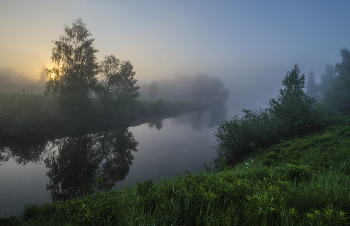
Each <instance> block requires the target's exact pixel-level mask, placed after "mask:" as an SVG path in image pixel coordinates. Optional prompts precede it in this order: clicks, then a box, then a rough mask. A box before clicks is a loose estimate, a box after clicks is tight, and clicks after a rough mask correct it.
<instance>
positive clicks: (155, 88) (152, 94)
mask: <svg viewBox="0 0 350 226" xmlns="http://www.w3.org/2000/svg"><path fill="white" fill-rule="evenodd" d="M157 93H158V86H157V84H156V83H155V81H152V82H151V84H150V85H149V88H148V97H150V98H154V97H155V96H156V95H157Z"/></svg>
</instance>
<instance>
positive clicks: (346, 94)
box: [306, 48, 350, 115]
mask: <svg viewBox="0 0 350 226" xmlns="http://www.w3.org/2000/svg"><path fill="white" fill-rule="evenodd" d="M340 53H341V56H342V58H343V60H342V62H339V63H337V64H336V65H335V66H333V65H330V64H327V66H326V69H325V70H324V73H323V74H322V75H321V82H320V83H319V84H316V82H315V75H314V73H313V72H312V71H311V72H310V73H309V76H308V81H307V83H306V88H307V93H308V94H309V95H310V96H311V97H314V98H315V99H316V100H318V101H319V102H320V103H321V104H323V105H324V106H325V107H327V110H328V111H329V112H330V113H331V114H333V115H336V114H343V113H348V112H350V105H349V103H350V51H349V49H346V48H344V49H342V50H340Z"/></svg>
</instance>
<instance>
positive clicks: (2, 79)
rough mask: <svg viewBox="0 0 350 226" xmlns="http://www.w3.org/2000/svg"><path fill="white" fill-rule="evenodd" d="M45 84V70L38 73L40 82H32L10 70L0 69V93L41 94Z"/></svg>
mask: <svg viewBox="0 0 350 226" xmlns="http://www.w3.org/2000/svg"><path fill="white" fill-rule="evenodd" d="M45 83H46V72H45V68H43V69H42V72H41V73H40V80H33V79H31V78H29V77H27V76H25V75H23V74H19V73H17V72H16V71H15V70H14V69H12V68H1V69H0V92H2V93H36V94H43V93H44V90H45Z"/></svg>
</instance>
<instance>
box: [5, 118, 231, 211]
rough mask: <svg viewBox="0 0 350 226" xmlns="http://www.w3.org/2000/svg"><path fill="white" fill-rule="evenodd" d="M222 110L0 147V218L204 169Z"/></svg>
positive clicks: (211, 150)
mask: <svg viewBox="0 0 350 226" xmlns="http://www.w3.org/2000/svg"><path fill="white" fill-rule="evenodd" d="M226 115H227V113H226V112H213V111H206V112H194V113H191V114H189V115H184V116H179V117H176V118H168V119H164V120H158V121H154V122H149V123H145V124H141V125H138V126H134V127H129V128H125V129H120V130H115V131H102V132H100V133H96V134H84V135H81V134H80V135H76V136H73V137H64V138H60V139H56V140H50V141H42V142H39V143H34V144H33V143H31V142H30V141H28V143H23V144H22V143H21V144H14V145H12V146H7V147H0V151H1V152H0V154H1V155H0V181H1V186H0V216H5V217H7V216H11V215H18V214H19V213H20V212H21V211H22V210H23V208H24V205H25V204H26V203H31V204H37V205H42V204H44V203H47V202H52V201H63V200H66V199H69V198H74V197H77V196H81V195H88V194H92V193H94V192H96V191H104V190H107V189H118V188H124V187H126V186H133V185H135V183H137V182H139V181H144V180H153V181H159V180H164V179H171V178H174V177H176V176H177V175H178V174H184V171H185V170H188V171H190V172H191V173H199V172H202V171H205V166H204V163H205V162H206V163H208V162H210V161H212V158H214V157H215V154H214V152H215V151H214V150H213V149H211V147H213V146H214V145H215V136H214V134H215V130H216V128H217V122H218V120H219V119H220V118H221V117H223V118H226Z"/></svg>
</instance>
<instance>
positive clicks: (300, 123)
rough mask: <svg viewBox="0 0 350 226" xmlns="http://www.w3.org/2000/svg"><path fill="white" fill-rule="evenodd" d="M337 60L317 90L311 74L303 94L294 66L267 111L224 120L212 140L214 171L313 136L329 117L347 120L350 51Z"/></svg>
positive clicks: (301, 76) (302, 80)
mask: <svg viewBox="0 0 350 226" xmlns="http://www.w3.org/2000/svg"><path fill="white" fill-rule="evenodd" d="M341 56H342V58H343V59H342V62H340V63H337V64H336V66H335V67H333V66H331V65H327V67H326V70H325V73H324V74H323V75H322V79H321V83H320V84H316V83H315V81H314V75H313V73H311V74H309V77H308V82H307V86H306V92H305V91H304V88H305V80H306V79H305V75H304V74H301V73H300V69H299V66H298V65H297V64H296V65H295V66H294V67H293V69H292V70H291V71H289V72H287V74H286V75H285V77H284V79H283V80H282V85H283V86H284V88H283V89H280V90H279V95H278V96H277V97H276V98H271V99H270V100H269V101H268V105H269V107H268V108H266V109H259V111H252V110H246V109H243V110H242V111H243V112H244V116H243V117H241V118H239V117H238V116H237V115H235V116H234V117H232V118H230V119H224V120H222V121H221V122H220V124H219V127H218V129H217V132H216V134H215V136H216V138H217V145H216V146H215V147H214V148H215V150H216V159H215V160H214V161H213V162H212V165H213V166H214V168H216V169H220V168H221V169H222V167H223V166H225V165H230V166H233V165H236V164H237V163H239V162H241V161H242V160H243V159H245V158H246V157H247V156H248V155H251V154H252V153H254V152H256V151H258V150H262V149H266V148H269V147H271V146H272V145H274V144H278V143H281V142H283V141H284V140H290V139H292V138H295V137H303V136H305V135H307V134H309V133H313V132H317V131H319V130H321V129H323V128H324V127H325V126H326V125H329V124H330V123H331V116H337V115H338V116H339V115H349V113H350V52H349V50H348V49H342V50H341Z"/></svg>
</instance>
